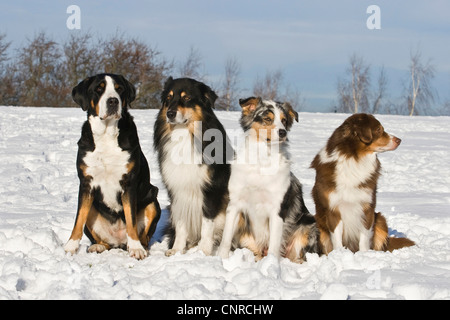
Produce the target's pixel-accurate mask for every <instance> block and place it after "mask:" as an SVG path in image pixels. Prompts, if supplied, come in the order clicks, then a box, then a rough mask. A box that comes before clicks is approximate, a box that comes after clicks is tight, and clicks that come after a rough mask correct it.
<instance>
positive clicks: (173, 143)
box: [161, 126, 209, 240]
mask: <svg viewBox="0 0 450 320" xmlns="http://www.w3.org/2000/svg"><path fill="white" fill-rule="evenodd" d="M163 152H164V153H165V154H166V158H165V160H164V161H163V162H162V163H161V171H162V175H163V179H164V182H165V184H166V186H167V188H168V189H169V190H170V192H171V194H172V197H173V199H172V203H171V215H172V220H173V222H174V223H177V222H182V223H183V224H184V225H185V226H186V227H187V228H186V230H189V231H190V232H191V234H190V235H189V239H191V240H195V238H198V237H200V230H201V227H202V216H203V187H204V185H205V184H206V183H209V175H208V167H207V166H206V165H204V164H203V165H202V164H201V159H202V155H201V153H199V152H198V151H197V150H195V149H194V147H193V143H192V137H191V134H190V132H189V130H188V129H187V128H186V127H185V126H179V127H176V128H175V129H174V130H173V132H172V136H171V140H170V141H169V142H168V143H167V144H165V146H164V150H163Z"/></svg>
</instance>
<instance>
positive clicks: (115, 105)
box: [72, 73, 136, 120]
mask: <svg viewBox="0 0 450 320" xmlns="http://www.w3.org/2000/svg"><path fill="white" fill-rule="evenodd" d="M72 98H73V100H74V101H75V102H76V103H77V104H78V105H79V106H81V108H82V109H83V110H84V111H86V110H87V112H88V115H92V116H94V117H99V118H100V119H101V120H106V119H110V118H115V119H120V118H121V115H122V112H123V111H124V110H126V108H127V107H128V106H129V104H130V103H131V102H132V101H134V99H135V98H136V89H135V88H134V86H133V85H132V84H131V83H130V82H128V81H127V80H126V79H125V78H124V77H123V76H121V75H117V74H108V73H102V74H97V75H95V76H92V77H89V78H86V79H84V80H83V81H81V82H80V83H79V84H78V85H77V86H76V87H74V88H73V90H72Z"/></svg>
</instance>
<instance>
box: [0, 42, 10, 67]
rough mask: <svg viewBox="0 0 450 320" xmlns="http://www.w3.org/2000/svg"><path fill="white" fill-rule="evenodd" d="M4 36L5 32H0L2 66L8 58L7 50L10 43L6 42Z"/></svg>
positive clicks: (0, 59)
mask: <svg viewBox="0 0 450 320" xmlns="http://www.w3.org/2000/svg"><path fill="white" fill-rule="evenodd" d="M5 38H6V34H5V33H0V66H2V65H3V64H4V63H5V62H6V61H7V60H8V55H7V50H8V48H9V46H10V45H11V42H6V41H5ZM0 71H1V70H0Z"/></svg>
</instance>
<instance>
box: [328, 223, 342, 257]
mask: <svg viewBox="0 0 450 320" xmlns="http://www.w3.org/2000/svg"><path fill="white" fill-rule="evenodd" d="M330 235H331V243H333V249H334V250H336V249H340V248H342V247H343V244H342V237H343V235H344V224H343V222H342V220H341V221H339V223H338V224H337V226H336V227H335V228H334V230H333V232H330Z"/></svg>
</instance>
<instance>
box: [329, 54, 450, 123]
mask: <svg viewBox="0 0 450 320" xmlns="http://www.w3.org/2000/svg"><path fill="white" fill-rule="evenodd" d="M370 69H371V66H370V65H369V64H368V63H366V62H365V61H364V59H363V57H361V56H359V55H357V54H352V55H351V56H350V58H349V64H348V67H347V69H346V73H345V75H344V77H339V78H338V81H337V97H338V103H337V106H336V107H335V109H336V110H335V111H337V112H349V113H357V112H368V113H387V114H407V115H410V116H412V115H419V114H422V115H426V114H430V113H433V112H432V111H431V108H432V107H435V102H436V100H437V99H438V94H437V92H436V90H435V89H434V88H433V86H432V83H431V81H432V80H433V78H434V76H435V74H436V69H435V67H434V65H433V64H432V63H431V60H428V61H424V59H423V57H422V53H421V51H420V48H419V47H417V48H416V49H415V50H411V53H410V60H409V66H408V72H407V73H406V74H405V77H404V79H403V82H402V85H403V92H401V93H400V96H399V97H394V98H392V97H389V94H388V87H389V82H388V79H387V75H386V71H385V69H384V66H383V67H381V68H380V69H379V70H378V76H377V78H376V79H375V84H373V82H372V79H371V70H370ZM434 113H439V114H447V115H450V102H445V103H444V104H443V106H442V107H441V108H440V109H436V108H435V110H434Z"/></svg>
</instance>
